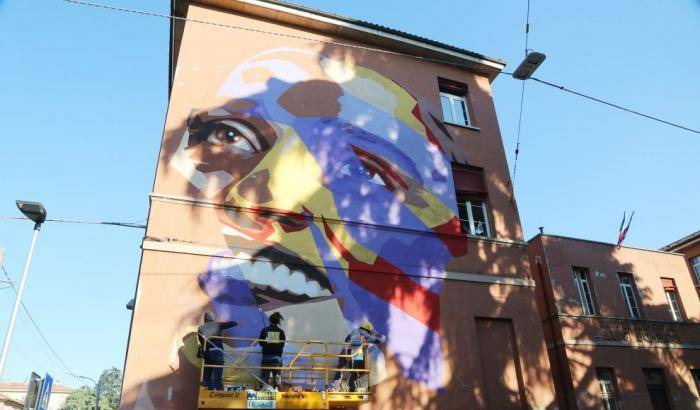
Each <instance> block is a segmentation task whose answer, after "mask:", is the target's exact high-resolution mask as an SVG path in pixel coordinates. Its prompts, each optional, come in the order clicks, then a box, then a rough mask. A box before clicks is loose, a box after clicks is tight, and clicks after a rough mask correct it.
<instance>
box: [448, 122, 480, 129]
mask: <svg viewBox="0 0 700 410" xmlns="http://www.w3.org/2000/svg"><path fill="white" fill-rule="evenodd" d="M443 123H444V124H448V125H452V126H454V127H459V128H466V129H468V130H472V131H481V128H479V127H474V126H472V125H464V124H457V123H455V122H449V121H443Z"/></svg>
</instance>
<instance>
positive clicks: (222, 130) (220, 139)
mask: <svg viewBox="0 0 700 410" xmlns="http://www.w3.org/2000/svg"><path fill="white" fill-rule="evenodd" d="M206 140H207V142H208V143H209V144H211V145H214V146H217V147H222V148H224V149H225V150H227V151H230V152H232V153H235V154H253V153H256V152H260V141H259V140H258V137H257V135H256V134H255V133H254V132H253V131H252V130H251V129H250V128H249V127H248V126H246V125H245V124H242V123H240V122H237V121H233V120H226V121H221V122H217V123H214V124H212V126H211V128H210V129H209V130H208V132H207V136H206Z"/></svg>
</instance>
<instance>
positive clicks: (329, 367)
mask: <svg viewBox="0 0 700 410" xmlns="http://www.w3.org/2000/svg"><path fill="white" fill-rule="evenodd" d="M214 339H219V340H221V342H222V344H223V346H224V347H223V349H222V350H223V352H224V364H223V365H214V364H205V360H204V358H202V359H201V372H200V385H202V382H203V380H204V369H205V368H216V367H220V368H222V369H223V377H222V382H223V385H224V389H225V390H250V389H252V390H256V389H259V388H261V387H268V388H272V386H270V384H269V383H267V381H266V380H262V378H261V371H262V370H270V371H279V372H280V374H281V384H280V386H279V389H280V390H301V391H324V390H326V391H328V390H329V388H330V387H331V386H332V382H333V378H334V376H335V374H336V372H340V373H341V380H342V381H345V379H349V376H350V375H352V374H353V373H354V374H355V375H356V380H357V382H358V384H359V383H360V382H361V384H362V386H364V387H359V386H358V388H357V391H355V392H350V391H349V390H350V386H349V385H347V384H346V383H343V382H341V389H340V392H342V394H345V395H347V394H358V395H367V394H370V393H371V392H370V386H372V383H371V372H370V368H371V362H370V361H371V357H370V355H369V351H368V349H369V346H370V345H368V344H366V343H363V344H362V345H360V346H354V345H352V344H351V343H346V342H329V341H324V340H286V341H285V342H284V343H285V346H284V352H283V354H282V365H281V366H263V365H262V351H261V349H260V347H259V343H260V342H265V340H261V339H253V338H245V337H224V336H212V337H209V338H204V344H205V345H208V346H210V348H211V347H213V346H215V345H214V344H213V342H212V341H213V340H214ZM356 364H361V365H362V366H361V368H353V367H354V365H356ZM365 376H366V377H365ZM361 379H365V380H361Z"/></svg>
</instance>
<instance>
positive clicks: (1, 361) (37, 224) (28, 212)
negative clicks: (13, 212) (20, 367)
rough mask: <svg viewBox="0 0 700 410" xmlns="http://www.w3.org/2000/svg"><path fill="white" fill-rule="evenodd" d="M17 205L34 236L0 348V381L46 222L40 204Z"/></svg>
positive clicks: (26, 203)
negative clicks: (39, 237)
mask: <svg viewBox="0 0 700 410" xmlns="http://www.w3.org/2000/svg"><path fill="white" fill-rule="evenodd" d="M15 202H16V203H17V208H19V210H20V212H22V213H23V214H24V216H26V217H27V218H29V219H31V220H32V221H33V222H34V236H33V237H32V244H31V245H30V246H29V254H28V255H27V261H26V262H25V263H24V273H22V281H21V282H20V283H19V289H18V290H17V298H15V306H14V308H13V309H12V316H11V317H10V324H9V325H8V327H7V334H6V335H5V343H4V344H3V346H2V355H0V379H1V378H2V375H3V373H4V372H5V362H6V361H7V352H8V351H9V350H10V342H11V341H12V333H14V330H15V322H16V321H17V313H18V312H19V307H20V305H21V304H22V294H23V293H24V285H25V283H26V282H27V275H28V273H29V265H30V264H31V262H32V254H33V253H34V246H35V245H36V239H37V237H38V236H39V230H40V229H41V224H42V223H43V222H44V221H45V220H46V208H44V205H42V204H41V202H30V201H15Z"/></svg>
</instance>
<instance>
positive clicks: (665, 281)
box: [661, 278, 676, 291]
mask: <svg viewBox="0 0 700 410" xmlns="http://www.w3.org/2000/svg"><path fill="white" fill-rule="evenodd" d="M661 284H662V285H663V286H664V290H670V291H675V290H676V283H675V282H674V281H673V279H669V278H661Z"/></svg>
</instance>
